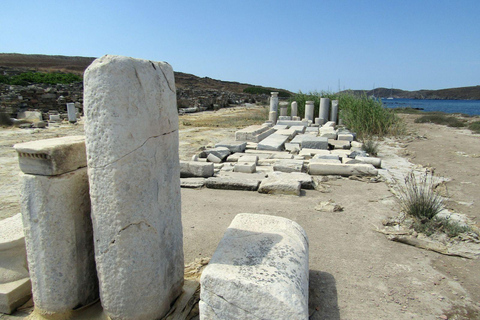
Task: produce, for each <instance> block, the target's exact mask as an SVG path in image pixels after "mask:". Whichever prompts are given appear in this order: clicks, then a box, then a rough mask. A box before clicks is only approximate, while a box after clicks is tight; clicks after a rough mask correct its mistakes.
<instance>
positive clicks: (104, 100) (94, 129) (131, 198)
mask: <svg viewBox="0 0 480 320" xmlns="http://www.w3.org/2000/svg"><path fill="white" fill-rule="evenodd" d="M175 90H176V89H175V82H174V75H173V70H172V67H171V66H170V65H169V64H167V63H165V62H152V61H148V60H140V59H133V58H127V57H120V56H111V55H107V56H104V57H102V58H100V59H97V60H95V61H94V62H93V63H92V64H91V65H90V66H89V67H88V69H87V70H86V71H85V76H84V105H85V107H84V111H85V134H86V146H87V155H88V166H89V178H90V185H91V190H90V194H91V199H92V219H93V228H94V234H95V259H96V263H97V272H98V276H99V281H100V295H101V301H102V306H103V308H104V310H105V312H106V313H107V315H108V316H110V317H111V318H112V319H138V320H142V319H158V318H161V317H163V316H164V315H165V314H166V313H167V312H168V310H169V309H170V304H171V303H172V302H173V301H174V300H175V299H176V298H177V297H178V295H179V294H180V293H181V291H182V285H183V267H184V266H183V265H184V263H183V236H182V222H181V211H180V210H181V209H180V179H179V176H180V166H179V158H178V111H177V106H176V92H175Z"/></svg>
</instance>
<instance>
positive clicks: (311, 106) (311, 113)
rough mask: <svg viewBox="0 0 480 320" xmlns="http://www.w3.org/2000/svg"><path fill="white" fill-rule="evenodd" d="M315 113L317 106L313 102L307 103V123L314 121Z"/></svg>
mask: <svg viewBox="0 0 480 320" xmlns="http://www.w3.org/2000/svg"><path fill="white" fill-rule="evenodd" d="M314 113H315V105H314V102H313V101H307V102H305V119H306V120H307V121H313V117H314Z"/></svg>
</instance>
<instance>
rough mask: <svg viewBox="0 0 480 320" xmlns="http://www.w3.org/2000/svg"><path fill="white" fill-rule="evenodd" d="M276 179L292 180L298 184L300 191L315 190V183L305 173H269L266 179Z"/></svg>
mask: <svg viewBox="0 0 480 320" xmlns="http://www.w3.org/2000/svg"><path fill="white" fill-rule="evenodd" d="M272 177H277V178H279V179H282V180H293V181H297V182H300V185H301V188H302V189H315V182H314V181H313V178H312V176H311V175H309V174H308V173H305V172H290V173H285V172H271V173H268V178H272Z"/></svg>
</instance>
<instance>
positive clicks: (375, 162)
mask: <svg viewBox="0 0 480 320" xmlns="http://www.w3.org/2000/svg"><path fill="white" fill-rule="evenodd" d="M355 160H360V161H362V162H365V163H370V164H372V165H373V166H374V167H375V168H381V167H382V159H380V158H375V157H360V156H356V157H355Z"/></svg>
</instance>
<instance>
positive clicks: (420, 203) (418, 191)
mask: <svg viewBox="0 0 480 320" xmlns="http://www.w3.org/2000/svg"><path fill="white" fill-rule="evenodd" d="M434 186H435V185H434V174H433V173H428V172H425V174H424V175H423V176H421V177H419V178H417V177H416V176H415V174H414V172H413V171H412V172H410V173H409V174H408V175H406V176H405V178H404V183H403V184H400V183H398V184H397V191H398V201H399V204H400V208H401V210H402V211H403V212H404V213H405V214H407V215H409V216H411V217H414V218H417V219H419V220H420V221H421V222H422V223H423V222H425V221H428V220H431V219H432V218H433V217H435V215H436V214H437V213H439V212H440V211H441V210H442V209H443V201H442V197H441V196H440V195H439V194H437V193H436V192H435V191H434Z"/></svg>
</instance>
